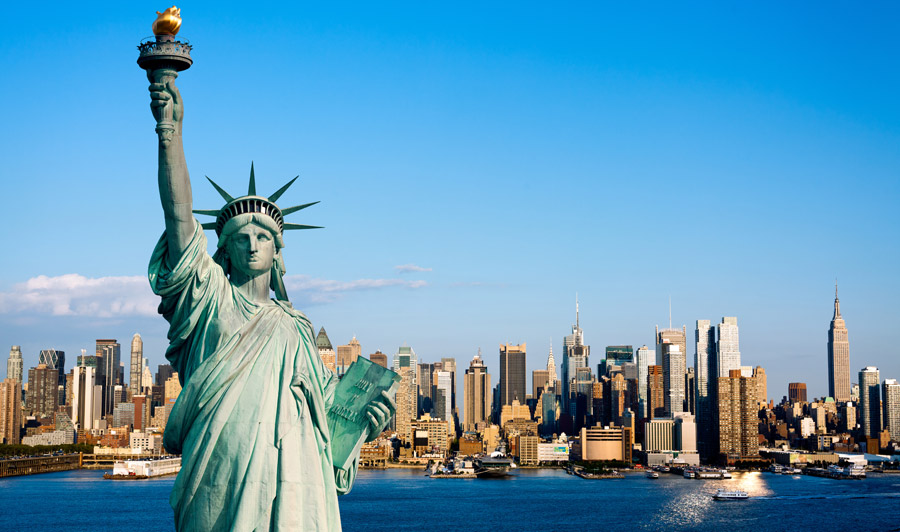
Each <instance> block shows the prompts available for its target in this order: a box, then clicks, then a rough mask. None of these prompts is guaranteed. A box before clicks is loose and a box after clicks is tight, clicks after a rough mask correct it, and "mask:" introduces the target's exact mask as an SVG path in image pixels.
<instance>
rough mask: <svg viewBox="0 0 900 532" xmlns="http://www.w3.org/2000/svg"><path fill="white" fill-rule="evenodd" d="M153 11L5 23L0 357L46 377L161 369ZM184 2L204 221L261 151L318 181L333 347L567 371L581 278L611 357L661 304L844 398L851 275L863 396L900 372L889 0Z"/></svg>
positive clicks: (26, 13) (300, 185) (269, 169)
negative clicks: (147, 49) (836, 337)
mask: <svg viewBox="0 0 900 532" xmlns="http://www.w3.org/2000/svg"><path fill="white" fill-rule="evenodd" d="M164 7H167V6H164V5H157V6H153V5H150V4H147V5H145V6H136V5H128V6H127V7H126V6H123V5H119V4H106V5H104V4H103V3H93V4H91V6H90V7H87V6H84V5H78V6H75V5H69V4H60V5H53V4H50V5H49V6H46V7H42V8H41V9H40V10H37V11H36V10H35V8H34V7H32V6H24V5H14V6H10V7H8V8H7V9H10V10H11V12H10V15H9V17H10V20H15V21H16V24H13V25H10V27H9V28H8V30H7V31H6V32H5V35H4V39H3V40H2V41H0V59H2V64H3V66H4V71H5V73H6V76H5V79H6V81H5V82H4V83H3V84H0V95H2V97H3V100H4V101H5V102H7V105H6V106H5V113H4V116H5V119H6V123H7V128H6V130H5V133H4V134H3V142H2V143H0V155H2V160H3V162H4V164H3V167H2V170H0V172H2V182H3V185H4V187H5V190H6V194H5V195H4V197H5V199H6V202H5V211H6V213H7V216H6V220H7V222H6V228H5V230H4V231H3V232H2V236H0V239H2V240H0V243H2V244H3V248H4V250H5V253H4V259H5V260H3V261H0V345H12V344H21V345H22V346H23V351H24V353H25V359H26V364H27V365H28V366H31V365H34V364H35V363H36V362H37V354H38V351H39V350H40V349H42V348H48V347H56V348H58V349H63V350H65V351H66V352H67V355H68V358H69V359H70V360H74V357H75V355H77V353H78V351H79V349H82V348H85V349H88V350H89V351H90V350H93V341H94V339H95V338H101V337H115V338H118V339H119V340H120V342H121V343H122V344H123V346H126V345H127V344H128V343H129V342H128V341H129V339H130V338H131V335H132V334H133V333H135V332H140V333H141V335H142V336H143V337H144V341H145V356H147V357H148V358H149V359H150V362H151V364H152V365H153V366H154V367H155V365H156V364H160V363H162V362H163V352H164V350H165V347H166V345H167V343H166V340H165V331H166V326H165V322H164V321H163V319H162V318H161V317H159V316H157V315H155V312H154V307H155V304H156V301H155V300H154V298H153V296H152V294H150V291H149V287H148V286H147V284H146V281H145V279H144V276H145V275H146V265H147V261H148V259H149V255H150V251H151V250H152V247H153V245H154V244H155V242H156V240H157V239H158V237H159V234H160V232H161V231H162V228H163V220H162V212H161V209H160V206H159V201H158V196H157V190H156V140H155V134H154V132H153V127H154V123H153V120H152V117H151V115H150V111H149V105H148V104H149V97H148V94H147V89H146V86H147V82H146V79H145V77H144V74H143V72H142V71H141V70H140V69H139V68H138V67H137V65H136V64H135V59H136V54H137V51H136V45H137V43H138V42H139V40H140V39H141V38H142V37H145V36H147V35H149V34H150V24H151V23H152V21H153V19H154V13H153V11H154V10H162V9H163V8H164ZM179 7H181V9H182V15H183V17H184V24H183V26H182V30H181V33H180V34H179V37H183V38H187V39H190V41H191V42H192V43H193V45H194V47H195V48H194V52H193V56H194V60H195V63H194V66H193V67H192V68H191V69H190V70H188V71H187V72H185V73H183V74H182V75H181V77H180V78H179V80H178V85H179V87H180V89H181V93H182V95H183V97H184V100H185V106H186V118H185V125H184V138H185V150H186V153H187V160H188V166H189V169H190V172H191V176H192V179H193V183H194V199H195V205H196V207H197V208H205V209H211V208H217V207H219V206H220V205H221V201H220V199H219V197H218V195H217V194H216V193H215V192H214V191H213V189H212V188H211V187H210V186H209V185H208V184H207V183H206V182H205V180H204V179H203V176H204V175H209V176H210V177H212V178H213V179H215V180H216V181H217V182H218V183H220V184H221V185H222V186H224V187H225V188H226V189H228V190H229V191H233V192H242V191H243V190H244V187H246V182H247V177H248V174H249V167H250V162H251V161H254V162H255V165H256V175H257V182H258V186H259V188H260V189H261V190H263V191H265V190H269V189H270V190H271V191H274V190H275V189H277V188H278V187H280V186H281V185H282V184H283V183H284V182H286V181H287V180H288V179H290V178H291V177H293V176H295V175H297V174H300V176H301V178H300V179H299V180H298V182H297V184H295V186H294V187H293V188H292V189H291V190H290V191H289V192H288V193H287V194H286V195H285V196H284V197H283V199H282V200H281V203H283V204H284V205H288V204H300V203H305V202H308V201H314V200H321V201H322V203H321V204H319V205H317V206H315V207H313V208H310V209H307V210H305V211H302V213H300V214H296V215H293V216H292V217H291V218H292V221H294V222H297V223H308V224H313V225H324V226H326V229H324V230H318V231H303V232H294V233H290V234H288V235H287V238H286V243H287V248H286V249H285V260H286V264H287V269H288V275H289V276H291V277H289V279H288V288H289V290H290V295H291V297H292V300H293V301H294V303H295V306H297V307H298V308H300V309H302V310H304V311H305V312H306V313H307V315H309V316H310V318H311V319H312V321H313V324H314V325H315V326H316V327H317V328H318V327H319V326H324V327H325V328H326V330H327V331H328V332H329V335H330V337H331V339H332V341H333V342H334V343H335V344H342V343H346V342H347V341H349V340H350V338H351V337H352V336H353V335H354V334H355V335H356V336H357V338H358V339H359V341H360V342H361V344H362V348H363V351H364V353H366V354H368V353H371V352H373V351H374V350H376V349H381V350H382V351H384V352H386V353H388V354H393V353H394V352H395V351H396V350H397V347H398V346H399V345H401V344H402V343H404V342H406V343H408V344H409V345H411V346H412V347H413V348H414V349H415V350H416V352H417V353H418V354H419V358H420V359H421V360H424V361H435V360H439V359H440V358H441V357H444V356H453V357H456V359H457V361H458V364H459V366H460V368H464V367H466V366H467V365H468V361H469V360H471V358H472V356H473V355H474V354H475V353H476V352H477V350H478V348H479V347H480V348H482V350H483V353H484V356H485V358H486V360H487V363H488V365H489V366H491V367H492V368H493V369H492V374H493V375H494V377H493V378H494V382H496V380H497V378H498V377H499V375H498V372H497V370H496V368H497V360H498V355H497V348H498V344H499V343H501V342H506V341H509V342H514V343H518V342H527V343H528V358H529V363H528V365H529V370H531V369H536V368H538V367H540V366H542V365H543V364H544V363H545V361H546V356H547V350H548V347H549V345H550V341H551V340H550V339H551V337H552V339H553V340H552V341H553V345H554V349H555V351H556V353H557V354H558V353H559V351H560V350H561V342H562V337H563V336H564V335H565V334H566V333H567V332H569V329H570V326H571V323H572V322H573V321H574V299H575V293H576V292H577V293H578V294H579V298H580V300H581V325H582V327H583V328H584V330H585V335H586V341H587V342H588V343H589V344H591V345H592V348H593V349H594V353H595V354H594V356H593V357H592V363H596V362H599V360H600V358H601V357H600V356H599V353H601V352H602V349H603V347H604V346H606V345H612V344H632V345H634V346H635V347H638V346H640V345H642V344H645V343H650V342H652V341H653V328H654V326H655V325H657V324H658V325H660V326H665V325H666V324H667V321H668V298H669V297H670V296H671V298H672V319H673V324H674V325H676V326H680V325H682V324H685V325H687V327H688V331H689V336H692V333H691V331H692V329H693V324H694V322H695V320H697V319H711V320H713V321H714V322H718V321H719V320H720V319H721V317H722V316H737V317H738V320H739V322H738V323H739V325H740V328H741V329H740V334H741V351H742V359H743V363H744V364H748V365H762V366H763V367H765V368H766V371H767V373H768V375H769V395H770V397H774V398H776V399H779V398H780V397H781V396H782V395H785V394H786V390H787V383H788V382H791V381H803V382H807V383H808V385H809V389H810V393H811V394H812V395H824V393H825V392H826V391H827V381H826V378H827V371H826V359H825V353H826V339H827V328H828V322H829V320H830V319H831V314H832V303H833V284H834V280H835V278H837V279H838V281H839V284H840V294H841V309H842V312H843V315H844V317H845V319H846V320H847V326H848V329H849V335H850V356H851V373H852V375H853V377H854V380H855V378H856V377H855V375H856V372H857V371H858V370H859V369H860V368H862V367H863V366H866V365H876V366H879V367H880V368H881V370H882V378H884V377H894V378H900V357H898V351H897V347H896V343H897V342H896V340H895V338H894V337H895V334H894V332H895V331H896V330H897V324H898V321H900V311H898V307H897V304H896V301H898V300H900V282H898V280H897V272H898V268H897V264H898V262H900V238H898V232H900V210H898V205H900V150H898V149H897V146H898V140H900V104H898V98H897V94H900V90H898V89H900V74H898V72H900V69H898V68H897V67H898V62H897V57H898V52H900V43H898V35H900V31H898V29H900V28H898V20H900V18H898V14H900V13H898V11H900V8H898V7H897V6H896V4H890V3H871V4H867V5H866V6H864V7H856V8H855V9H850V8H848V7H847V6H846V4H827V3H816V4H808V5H796V6H783V5H777V4H774V3H772V4H758V5H754V6H745V7H730V6H725V7H723V6H721V5H719V4H716V3H710V4H695V5H692V6H689V7H685V6H683V5H673V4H671V3H660V4H656V5H653V4H649V5H646V6H644V7H643V9H635V10H632V9H630V8H627V7H622V6H618V5H613V4H607V5H601V6H597V5H596V4H594V3H590V4H588V3H586V4H570V5H566V6H553V7H550V6H548V5H547V4H544V3H521V2H517V3H510V4H497V5H495V6H494V7H489V8H486V7H484V6H482V5H479V4H477V3H471V4H467V3H453V4H452V5H450V4H447V5H445V6H442V5H438V4H432V3H428V4H423V3H418V2H416V3H406V4H391V5H375V4H371V3H362V4H353V3H342V4H334V5H329V6H310V5H303V4H300V5H297V6H285V5H281V4H263V3H254V4H253V7H252V12H245V9H243V8H242V7H241V5H240V4H237V3H227V2H215V3H212V2H187V3H183V4H179ZM17 10H21V11H18V12H17ZM209 236H210V237H211V240H214V237H213V235H212V234H209ZM405 265H414V266H417V267H418V268H405V269H404V268H399V269H398V267H399V266H405ZM410 269H411V270H416V269H419V270H423V271H405V270H410ZM689 355H690V360H689V362H690V363H692V357H693V349H692V348H691V349H689ZM69 366H70V367H71V363H70V364H69ZM529 382H530V377H529Z"/></svg>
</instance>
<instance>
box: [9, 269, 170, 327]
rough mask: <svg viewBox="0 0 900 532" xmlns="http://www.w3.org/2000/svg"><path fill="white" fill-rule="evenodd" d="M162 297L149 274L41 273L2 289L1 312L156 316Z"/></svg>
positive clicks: (104, 316)
mask: <svg viewBox="0 0 900 532" xmlns="http://www.w3.org/2000/svg"><path fill="white" fill-rule="evenodd" d="M157 305H159V299H158V298H157V297H156V296H154V295H153V292H152V291H151V290H150V283H149V282H148V281H147V278H146V277H143V276H140V275H132V276H123V277H94V278H91V277H85V276H83V275H79V274H77V273H68V274H65V275H58V276H55V277H48V276H46V275H39V276H37V277H32V278H31V279H28V280H27V281H25V282H24V283H19V284H16V285H13V287H12V289H11V290H10V291H8V292H0V313H3V314H43V315H51V316H87V317H92V318H120V317H123V316H156V315H157V313H156V307H157Z"/></svg>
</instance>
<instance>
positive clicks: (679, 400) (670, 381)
mask: <svg viewBox="0 0 900 532" xmlns="http://www.w3.org/2000/svg"><path fill="white" fill-rule="evenodd" d="M660 352H661V356H662V367H663V401H664V403H665V409H666V415H667V416H672V415H675V414H676V413H679V412H684V411H685V408H684V399H685V393H684V392H685V388H684V370H685V356H684V351H682V350H681V346H680V345H678V344H668V343H664V344H662V345H661V349H660Z"/></svg>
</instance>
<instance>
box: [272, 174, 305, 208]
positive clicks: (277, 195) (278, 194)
mask: <svg viewBox="0 0 900 532" xmlns="http://www.w3.org/2000/svg"><path fill="white" fill-rule="evenodd" d="M298 177H300V176H296V177H294V179H291V180H290V181H288V182H287V184H286V185H284V186H283V187H281V188H279V189H278V190H276V191H275V193H274V194H272V195H271V196H269V201H272V202H275V201H278V198H280V197H281V195H282V194H284V192H285V191H286V190H287V189H289V188H290V187H291V185H293V184H294V181H296V180H297V178H298Z"/></svg>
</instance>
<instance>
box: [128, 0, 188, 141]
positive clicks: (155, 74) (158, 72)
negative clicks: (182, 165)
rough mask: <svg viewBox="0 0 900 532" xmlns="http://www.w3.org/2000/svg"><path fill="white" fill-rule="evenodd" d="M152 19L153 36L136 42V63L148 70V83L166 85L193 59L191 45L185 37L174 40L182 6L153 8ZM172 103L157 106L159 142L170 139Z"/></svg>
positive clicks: (179, 25)
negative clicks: (164, 8)
mask: <svg viewBox="0 0 900 532" xmlns="http://www.w3.org/2000/svg"><path fill="white" fill-rule="evenodd" d="M156 14H157V15H158V17H157V18H156V21H154V22H153V34H154V37H148V38H146V39H144V40H142V41H141V44H139V45H138V50H139V51H140V55H139V56H138V60H137V64H138V66H140V67H141V68H143V69H144V70H146V71H147V79H149V80H150V82H151V83H160V84H162V85H165V84H167V83H169V82H170V81H173V80H174V79H175V78H177V77H178V72H181V71H182V70H187V69H188V68H190V67H191V65H192V64H193V63H194V61H193V60H192V59H191V45H190V43H189V42H188V41H187V40H186V39H185V40H184V41H176V40H175V35H176V34H178V30H179V29H180V28H181V10H180V9H178V8H177V7H175V6H172V7H170V8H169V9H166V10H165V11H164V12H162V13H160V12H159V11H157V12H156ZM173 107H174V106H173V105H166V106H164V107H162V108H161V109H160V112H159V114H158V115H157V120H156V133H157V135H159V140H160V142H163V143H167V142H168V141H170V140H172V135H173V134H174V133H175V121H174V119H173V117H172V111H173Z"/></svg>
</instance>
